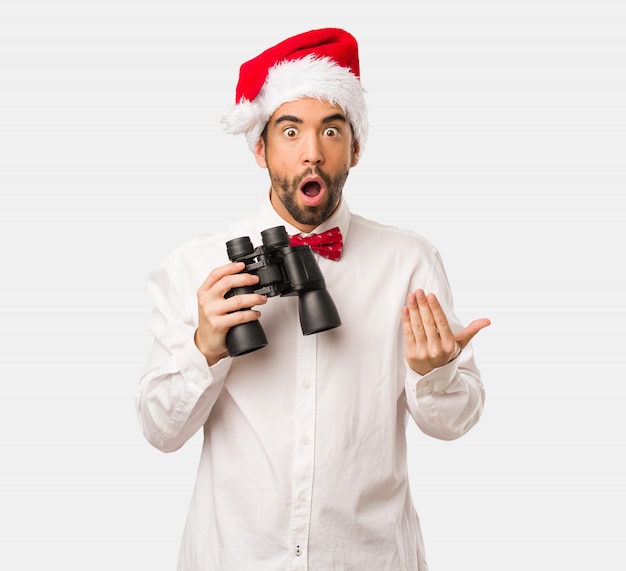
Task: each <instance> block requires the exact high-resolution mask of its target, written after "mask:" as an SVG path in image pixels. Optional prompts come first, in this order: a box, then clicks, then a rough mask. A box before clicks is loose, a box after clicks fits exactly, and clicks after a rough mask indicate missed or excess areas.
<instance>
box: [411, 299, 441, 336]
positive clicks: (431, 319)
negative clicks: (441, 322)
mask: <svg viewBox="0 0 626 571" xmlns="http://www.w3.org/2000/svg"><path fill="white" fill-rule="evenodd" d="M431 295H432V294H431ZM415 299H416V302H417V308H418V310H419V314H420V319H421V322H422V326H423V328H424V333H425V335H426V338H427V339H428V341H429V342H438V341H439V330H438V328H437V322H436V321H435V316H434V314H433V311H432V308H431V304H430V301H429V299H428V297H427V296H426V294H425V293H424V290H422V289H418V290H416V291H415ZM435 301H436V299H435Z"/></svg>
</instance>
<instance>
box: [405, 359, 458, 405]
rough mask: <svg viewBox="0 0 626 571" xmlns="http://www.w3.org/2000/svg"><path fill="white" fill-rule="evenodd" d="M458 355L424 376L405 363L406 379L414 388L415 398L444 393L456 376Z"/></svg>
mask: <svg viewBox="0 0 626 571" xmlns="http://www.w3.org/2000/svg"><path fill="white" fill-rule="evenodd" d="M460 354H461V353H460V352H459V354H458V355H457V356H456V357H455V358H454V359H452V360H451V361H449V362H448V363H446V364H445V365H443V366H441V367H437V368H436V369H433V370H432V371H430V372H429V373H426V374H425V375H420V374H419V373H416V372H415V371H414V370H413V369H411V367H409V364H408V363H407V362H406V361H405V362H404V364H405V366H406V370H407V378H408V379H409V381H411V384H412V385H413V386H414V387H415V393H416V396H418V395H426V394H432V393H442V392H444V391H445V390H446V388H447V387H448V386H449V385H450V383H451V382H452V381H453V380H454V378H455V376H456V372H457V369H458V361H459V355H460Z"/></svg>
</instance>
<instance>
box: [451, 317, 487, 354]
mask: <svg viewBox="0 0 626 571" xmlns="http://www.w3.org/2000/svg"><path fill="white" fill-rule="evenodd" d="M489 325H491V321H490V320H489V319H487V318H486V317H483V318H481V319H475V320H474V321H472V322H471V323H470V324H469V325H468V326H467V327H466V328H465V329H463V330H462V331H459V332H458V333H457V334H456V341H457V343H458V344H459V345H460V347H461V349H463V348H464V347H465V346H466V345H467V344H468V343H469V342H470V341H471V340H472V337H474V335H476V333H478V332H479V331H480V330H481V329H484V328H485V327H488V326H489Z"/></svg>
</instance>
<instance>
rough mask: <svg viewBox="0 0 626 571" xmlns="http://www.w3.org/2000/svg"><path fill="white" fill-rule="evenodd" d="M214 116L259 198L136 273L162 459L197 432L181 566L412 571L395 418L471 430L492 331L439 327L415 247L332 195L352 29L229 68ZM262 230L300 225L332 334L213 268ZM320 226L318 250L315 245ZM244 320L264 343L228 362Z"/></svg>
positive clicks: (427, 253) (443, 299) (424, 252)
mask: <svg viewBox="0 0 626 571" xmlns="http://www.w3.org/2000/svg"><path fill="white" fill-rule="evenodd" d="M225 122H226V125H227V130H228V131H230V132H231V133H243V134H245V135H246V137H247V141H248V144H249V146H250V148H251V150H253V152H254V156H255V158H256V161H257V163H258V165H259V166H260V167H262V168H266V169H267V170H268V173H269V177H270V189H269V193H268V194H267V195H266V197H265V199H264V200H263V202H262V204H261V205H260V208H259V210H258V212H257V214H256V215H254V216H252V217H251V218H249V219H247V220H243V221H240V222H237V223H234V224H232V225H231V226H229V227H228V228H226V229H225V230H223V231H221V232H220V233H218V234H215V235H213V236H210V237H206V236H205V237H201V238H198V239H197V240H194V241H192V242H189V243H187V244H185V245H183V246H181V247H180V248H178V249H177V250H176V251H174V252H173V253H172V254H170V255H169V256H168V257H167V258H166V259H165V260H164V261H163V262H162V263H161V264H160V265H159V267H158V268H157V269H156V270H155V271H154V273H153V274H152V275H151V277H150V280H149V291H150V294H151V297H152V299H153V300H154V304H155V310H154V312H153V315H152V317H151V322H150V325H151V329H152V332H153V334H154V344H153V349H152V351H151V354H150V356H149V360H148V364H147V367H146V371H145V374H144V376H143V377H142V379H141V381H140V385H139V390H138V393H137V410H138V415H139V420H140V424H141V427H142V430H143V433H144V434H145V437H146V438H147V439H148V441H149V442H150V443H151V444H153V445H154V446H156V447H157V448H159V449H160V450H163V451H166V452H171V451H174V450H176V449H178V448H180V447H181V446H182V445H183V444H185V442H186V441H187V440H188V439H189V438H191V437H192V436H193V435H194V434H195V433H196V432H197V431H198V430H203V432H204V441H203V447H202V455H201V459H200V465H199V469H198V474H197V484H196V487H195V490H194V493H193V499H192V502H191V506H190V510H189V515H188V519H187V523H186V526H185V531H184V535H183V539H182V545H181V549H180V557H179V566H178V568H179V570H180V571H183V570H185V571H192V570H193V571H209V570H215V571H218V570H219V571H226V570H228V571H247V570H250V571H277V570H283V569H294V570H295V569H310V570H324V571H326V570H331V569H336V570H347V569H355V570H359V571H364V570H367V571H369V570H372V571H373V570H375V571H382V570H385V569H387V570H393V571H398V570H405V571H416V570H419V571H424V570H426V569H427V564H426V560H425V557H424V549H423V545H422V537H421V531H420V524H419V520H418V516H417V514H416V511H415V509H414V506H413V502H412V499H411V492H410V489H409V480H408V474H407V451H406V439H405V429H406V425H407V422H408V421H409V420H410V419H412V420H413V421H414V422H415V424H417V426H418V427H419V428H420V429H421V430H422V431H423V432H425V433H426V434H428V435H431V436H433V437H435V438H439V439H444V440H449V439H454V438H458V437H460V436H462V435H463V434H465V433H466V432H467V431H468V430H469V429H470V428H471V427H472V426H474V424H475V423H476V422H477V421H478V419H479V417H480V415H481V411H482V408H483V401H484V390H483V386H482V383H481V381H480V377H479V372H478V369H477V366H476V364H475V361H474V356H473V352H472V347H471V344H470V340H471V338H472V337H473V336H474V335H475V334H476V333H477V332H478V331H479V330H480V329H481V328H483V327H485V326H486V325H488V324H489V321H488V320H487V319H479V320H476V321H474V322H472V323H471V324H470V325H469V326H467V327H463V325H462V324H461V323H460V322H459V320H458V319H457V318H456V317H455V315H454V310H453V303H452V295H451V292H450V288H449V285H448V282H447V279H446V274H445V271H444V267H443V264H442V261H441V258H440V256H439V253H438V252H437V250H436V249H435V248H434V247H433V246H432V245H431V244H430V243H429V242H428V241H426V240H425V239H424V238H422V237H421V236H419V235H417V234H415V233H413V232H410V231H405V230H400V229H397V228H393V227H389V226H383V225H381V224H378V223H376V222H374V221H371V220H366V219H364V218H362V217H359V216H357V215H356V214H354V213H352V212H350V210H349V208H348V205H347V203H346V201H345V199H344V198H343V197H342V189H343V186H344V183H345V181H346V178H347V176H348V173H349V171H350V169H351V168H352V167H354V166H355V165H356V164H357V163H358V161H359V157H360V152H361V149H362V147H363V144H364V142H365V138H366V134H367V113H366V106H365V102H364V98H363V89H362V87H361V84H360V80H359V61H358V51H357V43H356V40H355V39H354V38H353V37H352V36H351V35H350V34H348V33H347V32H345V31H343V30H340V29H334V28H331V29H322V30H312V31H310V32H306V33H304V34H300V35H298V36H295V37H292V38H289V39H287V40H285V41H284V42H281V43H280V44H278V45H276V46H274V47H272V48H270V49H269V50H266V51H265V52H263V53H262V54H261V55H259V56H258V57H256V58H254V59H252V60H250V61H249V62H247V63H245V64H244V65H242V67H241V70H240V78H239V84H238V86H237V94H236V105H235V107H234V109H233V110H232V112H231V113H230V115H228V116H227V117H226V118H225ZM276 226H284V227H285V229H286V230H287V232H288V233H289V235H291V236H296V238H294V240H298V237H302V236H309V235H310V234H312V233H313V246H311V247H312V248H314V251H315V253H314V254H313V256H315V259H316V260H317V264H318V266H319V270H320V271H321V273H322V275H323V277H324V282H325V286H326V289H327V291H328V292H329V293H330V295H331V296H332V299H333V300H334V303H335V305H336V308H337V311H338V313H339V315H340V318H341V325H340V326H338V327H335V328H332V329H330V330H327V331H324V332H320V333H316V334H311V335H303V333H302V329H301V325H300V322H299V315H298V296H282V295H281V296H273V295H272V296H270V297H269V298H268V296H265V295H262V292H260V291H258V289H259V287H260V286H259V277H258V276H257V275H256V274H254V273H249V272H247V271H244V269H245V267H246V266H245V264H244V263H243V262H228V259H229V258H228V256H227V251H226V242H227V241H229V240H232V239H235V238H240V237H245V236H249V237H250V238H251V241H252V243H253V244H254V245H255V246H257V245H260V244H261V232H262V231H263V230H266V229H268V228H273V227H276ZM328 230H331V232H330V234H331V235H332V237H333V243H331V244H330V245H326V246H320V245H319V242H321V241H322V240H323V238H322V236H320V234H322V233H325V232H326V231H328ZM340 239H341V240H340ZM339 240H340V241H339ZM318 247H319V249H320V251H321V252H322V253H317V252H318ZM326 256H329V257H326ZM255 286H256V289H255ZM235 288H242V289H235ZM233 290H234V292H235V293H237V292H239V293H237V294H236V295H232V293H233ZM258 308H261V309H262V317H260V316H261V314H260V313H259V311H258ZM257 320H258V322H259V323H261V324H262V329H263V330H264V332H265V334H266V336H267V340H268V344H267V346H265V347H263V348H261V349H259V350H256V351H253V352H249V353H246V354H243V355H239V356H230V352H229V349H228V348H227V333H228V332H229V330H230V329H231V328H233V327H234V326H236V325H238V324H242V323H252V322H255V321H257Z"/></svg>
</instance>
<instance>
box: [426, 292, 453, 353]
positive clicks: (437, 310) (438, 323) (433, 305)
mask: <svg viewBox="0 0 626 571" xmlns="http://www.w3.org/2000/svg"><path fill="white" fill-rule="evenodd" d="M427 299H428V306H429V307H430V310H431V313H432V315H433V320H434V322H435V327H436V328H437V332H438V334H439V338H440V339H441V344H442V346H443V347H444V349H446V350H448V351H451V350H453V349H454V348H455V346H456V339H455V338H454V332H453V331H452V328H451V327H450V323H449V322H448V318H447V316H446V314H445V312H444V310H443V308H442V307H441V304H440V303H439V300H438V299H437V296H436V295H435V294H434V293H429V294H428V296H427Z"/></svg>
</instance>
